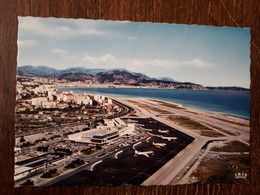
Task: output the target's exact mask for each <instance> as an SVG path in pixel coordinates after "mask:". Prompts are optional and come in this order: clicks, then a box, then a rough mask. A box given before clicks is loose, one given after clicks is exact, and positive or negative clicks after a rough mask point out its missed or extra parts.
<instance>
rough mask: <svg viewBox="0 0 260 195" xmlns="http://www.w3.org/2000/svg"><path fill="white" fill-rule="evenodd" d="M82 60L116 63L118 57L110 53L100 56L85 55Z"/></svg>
mask: <svg viewBox="0 0 260 195" xmlns="http://www.w3.org/2000/svg"><path fill="white" fill-rule="evenodd" d="M83 61H88V62H90V63H92V64H100V63H116V62H117V61H118V59H117V58H116V57H115V56H113V55H110V54H106V55H103V56H101V57H95V56H86V57H85V58H84V59H83Z"/></svg>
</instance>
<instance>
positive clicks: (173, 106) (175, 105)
mask: <svg viewBox="0 0 260 195" xmlns="http://www.w3.org/2000/svg"><path fill="white" fill-rule="evenodd" d="M153 101H154V102H158V103H160V104H161V105H163V106H166V107H169V108H174V109H184V108H183V107H180V106H179V105H177V104H173V103H168V102H164V101H160V100H153ZM195 114H197V113H195Z"/></svg>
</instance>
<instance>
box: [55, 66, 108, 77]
mask: <svg viewBox="0 0 260 195" xmlns="http://www.w3.org/2000/svg"><path fill="white" fill-rule="evenodd" d="M106 70H107V69H89V68H84V67H75V68H67V69H64V70H60V71H59V73H58V74H59V75H62V74H65V73H86V74H94V75H95V74H97V73H100V72H104V71H106Z"/></svg>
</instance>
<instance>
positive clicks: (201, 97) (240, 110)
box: [58, 88, 250, 119]
mask: <svg viewBox="0 0 260 195" xmlns="http://www.w3.org/2000/svg"><path fill="white" fill-rule="evenodd" d="M58 90H59V91H62V92H64V91H73V92H74V93H88V94H100V95H105V96H108V97H142V98H151V99H159V100H164V101H168V102H173V103H177V104H181V105H183V106H185V107H190V108H195V109H200V110H204V111H209V112H215V113H221V114H229V115H233V116H237V117H241V118H245V119H250V92H249V91H224V90H188V89H147V88H59V89H58Z"/></svg>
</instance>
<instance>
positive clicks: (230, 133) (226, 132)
mask: <svg viewBox="0 0 260 195" xmlns="http://www.w3.org/2000/svg"><path fill="white" fill-rule="evenodd" d="M208 125H209V124H208ZM209 126H211V127H213V128H214V129H217V130H219V131H221V132H223V133H225V134H227V135H236V134H235V133H232V132H230V131H227V130H225V129H222V128H220V127H216V126H213V125H209Z"/></svg>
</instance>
